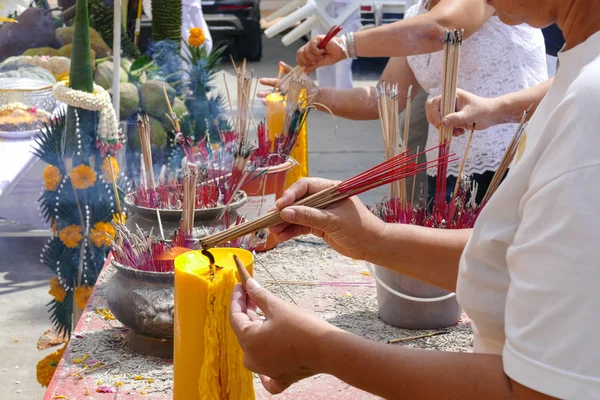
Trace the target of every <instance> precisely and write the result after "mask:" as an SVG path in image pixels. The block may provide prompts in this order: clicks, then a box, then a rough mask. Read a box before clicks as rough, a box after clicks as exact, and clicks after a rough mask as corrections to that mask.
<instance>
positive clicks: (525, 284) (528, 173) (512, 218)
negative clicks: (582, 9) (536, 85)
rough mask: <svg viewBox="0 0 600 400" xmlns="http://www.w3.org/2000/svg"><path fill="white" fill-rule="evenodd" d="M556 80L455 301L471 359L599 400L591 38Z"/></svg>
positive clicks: (596, 71)
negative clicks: (494, 358)
mask: <svg viewBox="0 0 600 400" xmlns="http://www.w3.org/2000/svg"><path fill="white" fill-rule="evenodd" d="M559 59H560V69H559V71H558V75H557V77H556V79H555V81H554V84H553V87H552V89H551V90H550V91H549V92H548V94H547V96H546V98H545V99H544V100H543V101H542V103H541V104H540V106H539V108H538V109H537V111H536V113H535V115H534V116H533V117H532V119H531V121H530V123H529V125H528V127H527V129H526V136H525V139H524V140H523V141H522V142H521V145H520V146H519V151H518V153H517V156H516V157H515V162H514V165H513V167H512V168H511V169H510V173H509V175H508V176H507V178H506V180H505V181H504V182H503V183H502V185H501V186H500V188H499V189H498V191H497V192H496V193H495V194H494V196H493V197H492V199H491V201H490V202H489V203H488V204H487V206H486V207H485V209H484V210H483V211H482V213H481V216H480V217H479V219H478V221H477V223H476V224H475V228H474V230H473V235H472V236H471V239H470V240H469V242H468V244H467V246H466V248H465V251H464V254H463V256H462V259H461V264H460V271H459V276H458V284H457V296H458V300H459V302H460V304H461V305H462V307H463V308H464V310H465V312H466V313H467V314H468V315H469V317H470V318H471V320H472V322H473V330H474V333H475V345H474V346H475V351H476V352H481V353H492V354H501V355H502V356H503V361H504V370H505V372H506V374H507V375H508V376H510V377H511V378H512V379H514V380H515V381H517V382H519V383H521V384H522V385H524V386H527V387H529V388H532V389H534V390H537V391H539V392H541V393H544V394H547V395H550V396H554V397H558V398H561V399H578V400H579V399H600V349H599V342H598V337H599V333H598V331H599V329H600V250H599V249H600V151H599V149H600V32H597V33H596V34H595V35H593V36H592V37H590V38H589V39H588V40H587V41H586V42H584V43H582V44H580V45H579V46H577V47H575V48H573V49H570V50H568V51H565V52H562V53H560V54H559Z"/></svg>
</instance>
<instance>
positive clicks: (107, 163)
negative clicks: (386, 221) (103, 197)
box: [100, 157, 119, 183]
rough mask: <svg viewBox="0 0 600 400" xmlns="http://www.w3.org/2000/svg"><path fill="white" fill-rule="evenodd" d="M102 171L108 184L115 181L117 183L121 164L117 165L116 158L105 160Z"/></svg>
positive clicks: (101, 167)
mask: <svg viewBox="0 0 600 400" xmlns="http://www.w3.org/2000/svg"><path fill="white" fill-rule="evenodd" d="M110 164H112V173H113V174H112V176H111V171H110ZM100 169H101V170H102V177H103V178H104V180H105V181H106V182H108V183H112V182H113V180H115V181H116V180H117V178H118V177H119V163H117V160H116V159H115V158H114V157H106V158H104V161H102V165H101V166H100Z"/></svg>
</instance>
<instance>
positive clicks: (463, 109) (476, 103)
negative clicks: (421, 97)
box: [425, 89, 504, 136]
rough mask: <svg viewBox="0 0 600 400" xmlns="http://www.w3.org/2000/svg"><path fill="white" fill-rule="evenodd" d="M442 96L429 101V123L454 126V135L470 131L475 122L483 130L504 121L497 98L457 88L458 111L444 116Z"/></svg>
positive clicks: (427, 110)
mask: <svg viewBox="0 0 600 400" xmlns="http://www.w3.org/2000/svg"><path fill="white" fill-rule="evenodd" d="M440 102H441V96H436V97H434V98H432V99H430V100H428V101H427V104H426V105H425V110H426V112H427V119H428V120H429V123H430V124H431V125H433V126H435V127H437V128H439V127H440V126H442V125H444V126H452V127H454V131H453V135H454V136H461V135H463V134H464V133H465V132H466V131H470V130H471V129H472V127H473V122H476V123H477V124H476V129H477V130H483V129H487V128H489V127H491V126H494V125H497V124H501V123H503V120H504V118H503V116H502V115H501V114H502V113H501V112H500V111H499V110H500V105H499V102H498V100H497V99H494V98H491V99H488V98H483V97H479V96H476V95H474V94H472V93H469V92H465V91H464V90H461V89H457V90H456V110H457V111H456V112H454V113H451V114H448V115H447V116H445V117H444V118H442V115H441V109H440Z"/></svg>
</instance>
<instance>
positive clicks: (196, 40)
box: [188, 28, 206, 47]
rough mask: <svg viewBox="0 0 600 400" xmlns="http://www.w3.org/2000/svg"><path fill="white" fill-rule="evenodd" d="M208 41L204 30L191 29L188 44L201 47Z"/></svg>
mask: <svg viewBox="0 0 600 400" xmlns="http://www.w3.org/2000/svg"><path fill="white" fill-rule="evenodd" d="M205 41H206V36H204V32H203V31H202V28H191V29H190V37H189V39H188V43H189V44H190V46H192V47H200V46H202V45H203V44H204V42H205Z"/></svg>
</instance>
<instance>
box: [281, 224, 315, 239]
mask: <svg viewBox="0 0 600 400" xmlns="http://www.w3.org/2000/svg"><path fill="white" fill-rule="evenodd" d="M311 230H312V229H311V228H310V227H308V226H302V225H290V226H288V227H287V228H285V229H284V230H283V231H281V232H279V233H278V234H277V239H278V240H279V241H280V242H287V241H288V240H291V239H293V238H295V237H298V236H304V235H308V234H309V233H311Z"/></svg>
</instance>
